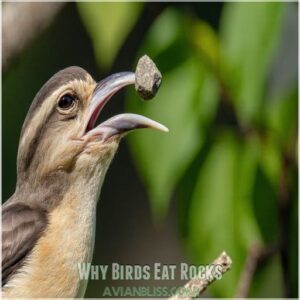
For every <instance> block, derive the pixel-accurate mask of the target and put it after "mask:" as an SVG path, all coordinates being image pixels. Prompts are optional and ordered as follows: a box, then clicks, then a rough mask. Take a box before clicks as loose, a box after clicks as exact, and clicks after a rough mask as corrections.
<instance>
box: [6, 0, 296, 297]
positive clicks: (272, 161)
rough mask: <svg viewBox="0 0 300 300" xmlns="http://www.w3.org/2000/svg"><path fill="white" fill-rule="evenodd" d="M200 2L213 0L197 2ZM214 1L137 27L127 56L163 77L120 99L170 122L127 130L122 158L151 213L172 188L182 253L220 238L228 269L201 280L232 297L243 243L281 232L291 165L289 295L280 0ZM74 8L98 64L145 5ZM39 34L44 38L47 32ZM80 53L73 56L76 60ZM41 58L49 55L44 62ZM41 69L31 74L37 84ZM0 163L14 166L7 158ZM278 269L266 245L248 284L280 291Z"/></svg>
mask: <svg viewBox="0 0 300 300" xmlns="http://www.w3.org/2000/svg"><path fill="white" fill-rule="evenodd" d="M153 5H154V4H153ZM209 5H213V4H207V6H206V8H208V7H209ZM218 7H221V9H220V13H221V16H219V15H217V16H215V18H217V19H218V22H212V20H211V14H212V12H211V11H209V9H207V11H205V10H203V7H202V6H201V4H193V5H192V4H190V5H188V4H187V5H177V4H171V3H170V4H166V5H165V7H164V9H162V12H161V14H159V15H158V16H157V17H155V19H154V20H153V23H152V24H151V26H150V28H149V29H147V30H146V31H145V33H144V36H143V38H142V41H141V42H140V44H139V47H138V51H137V53H135V58H136V61H137V60H138V58H139V57H140V56H141V55H143V54H145V53H146V54H148V55H149V56H150V57H151V58H152V59H153V60H154V61H155V62H156V64H157V66H158V67H159V69H160V70H161V72H162V74H163V82H162V86H161V89H160V91H159V93H158V95H157V96H156V97H155V99H154V100H153V101H150V102H142V101H139V99H138V97H137V95H136V92H135V91H134V89H133V88H132V89H128V93H127V95H126V111H130V112H133V113H139V114H142V115H145V116H147V117H150V118H153V119H154V120H156V121H158V122H161V123H162V124H164V125H166V126H167V127H168V128H169V129H170V133H168V134H162V133H160V132H153V131H150V130H145V131H138V132H135V133H132V134H130V135H129V136H128V141H129V145H130V150H131V153H132V158H133V159H134V161H135V164H136V167H137V170H138V172H139V174H140V176H141V178H142V180H143V183H144V185H145V187H146V190H147V192H148V196H149V199H150V203H151V208H152V212H153V218H154V220H155V221H157V222H158V221H160V220H161V219H162V218H163V217H164V216H165V215H166V214H167V212H168V207H169V204H170V201H171V200H172V199H174V198H175V199H176V201H177V203H178V224H179V231H180V234H181V238H182V242H183V245H184V248H185V251H186V253H187V254H188V256H189V257H190V258H191V259H192V262H193V263H199V264H200V263H202V264H203V263H209V262H211V261H212V259H213V258H215V257H216V256H217V255H218V254H220V253H221V251H223V250H225V251H227V252H228V253H229V254H230V256H231V257H232V259H233V268H232V270H231V271H230V272H229V273H228V274H226V275H225V276H224V278H223V279H222V280H221V281H220V282H216V283H215V284H214V285H212V286H211V287H210V289H209V292H210V293H211V295H212V296H222V297H232V296H233V295H234V293H235V290H236V288H237V285H238V282H239V279H240V276H241V272H242V270H243V267H244V264H245V259H246V256H247V254H248V250H249V247H250V246H251V245H252V244H253V243H259V244H260V245H263V246H265V247H272V246H276V245H277V244H278V243H279V241H280V226H281V224H280V219H279V218H278V211H279V209H280V207H279V206H278V205H279V204H278V202H279V201H278V198H279V194H280V183H281V179H282V166H283V161H284V157H285V156H288V157H289V159H290V161H291V165H292V166H290V169H289V170H288V174H283V176H286V177H287V178H288V179H287V185H288V186H287V189H288V192H289V200H290V201H292V203H291V212H292V215H291V220H290V230H289V232H290V235H291V236H292V238H291V245H289V246H288V247H289V249H291V250H290V257H289V259H290V266H291V277H292V283H293V295H294V296H295V297H296V296H297V283H298V272H297V270H298V269H297V266H298V249H297V247H298V228H297V220H298V213H297V212H298V202H297V193H298V189H297V167H298V166H297V162H296V160H297V145H296V144H297V143H296V142H297V134H298V133H297V122H298V116H297V108H298V89H297V78H295V81H294V82H291V83H290V86H289V87H286V88H285V89H282V90H280V91H279V92H278V93H276V97H274V96H272V93H271V92H270V88H269V77H270V73H271V72H272V68H271V67H272V64H273V63H274V56H275V54H276V52H277V51H278V46H279V44H280V42H281V36H282V29H283V25H284V16H285V12H286V4H284V3H230V2H228V3H225V4H223V5H222V6H221V4H218ZM77 8H78V12H79V15H80V17H81V19H82V22H83V24H84V26H85V28H86V30H87V32H88V34H89V37H90V39H91V42H92V45H93V48H94V49H93V50H94V54H95V58H96V61H97V63H98V67H99V69H100V70H101V71H103V70H107V71H109V70H110V68H111V66H112V65H113V63H114V60H115V58H116V57H117V55H118V52H119V51H120V49H121V48H122V46H123V44H124V43H126V41H127V38H128V35H129V34H130V32H131V31H132V30H133V28H134V27H135V26H137V22H138V21H139V18H141V17H143V11H144V10H146V9H149V5H148V6H147V4H145V3H85V2H79V3H77ZM204 11H205V13H206V14H207V16H209V17H207V19H205V18H204V17H203V16H205V13H204ZM199 16H201V17H199ZM57 26H58V27H57V30H56V31H57V32H56V34H59V31H60V26H59V25H57ZM62 28H63V27H62ZM61 34H66V33H61ZM72 39H73V40H75V39H76V37H73V38H70V39H69V40H68V39H66V40H67V41H69V42H68V43H69V44H70V41H71V40H72ZM45 45H46V46H45ZM78 45H81V47H82V48H78V49H76V51H77V52H78V53H79V52H80V51H81V50H80V49H84V47H83V46H82V45H84V42H80V43H78ZM42 46H43V47H46V48H47V47H48V48H51V45H50V46H49V45H48V44H47V38H45V41H43V43H42ZM42 46H41V47H42ZM52 46H53V45H52ZM65 48H66V47H65ZM62 49H64V47H62ZM37 52H38V51H37ZM61 52H63V50H62V51H61ZM74 52H75V50H73V51H71V54H70V55H67V57H68V58H70V56H71V55H74ZM34 56H35V52H33V54H31V55H29V57H25V59H24V61H25V63H24V64H23V67H20V69H19V70H17V72H16V73H17V76H16V75H15V77H14V78H11V77H10V74H7V75H6V79H5V80H4V86H5V87H6V91H7V90H12V91H13V86H14V85H15V83H16V81H18V80H21V78H23V77H24V78H26V69H27V68H29V65H30V63H31V62H32V61H34V59H33V57H34ZM85 56H86V55H81V56H80V57H81V59H82V60H84V57H85ZM52 59H54V58H52ZM55 59H57V58H55ZM60 59H63V58H60ZM136 61H135V63H136ZM135 63H133V65H132V69H134V68H135ZM296 63H297V62H295V64H296ZM78 64H79V63H78ZM51 65H52V62H51V60H49V68H51ZM120 71H123V70H120ZM43 80H44V78H40V79H39V81H38V82H37V84H36V87H38V86H40V84H41V82H40V81H43ZM25 83H26V81H25ZM23 86H24V87H23V88H24V93H25V94H26V96H27V98H28V99H32V94H33V90H37V89H35V88H34V87H32V91H31V90H28V89H27V86H26V84H24V85H23ZM10 94H11V95H12V96H14V93H13V92H11V91H10ZM4 96H5V95H4ZM7 98H8V97H4V99H7ZM4 105H8V104H7V103H4ZM15 114H17V112H15ZM22 114H23V115H24V114H25V112H24V111H23V112H22ZM15 117H16V118H17V119H18V120H22V119H23V117H22V116H16V115H9V116H5V118H4V121H5V122H7V123H8V124H11V123H12V120H13V119H14V118H15ZM19 122H20V121H19ZM15 130H16V129H15ZM4 134H6V135H8V133H7V132H6V133H5V132H4ZM7 151H10V149H8V150H7ZM8 169H9V172H13V171H12V170H13V168H11V165H10V168H8ZM282 277H283V270H282V265H281V261H280V257H279V255H278V254H276V255H274V256H273V257H271V259H269V260H267V261H266V263H265V264H264V265H262V266H261V267H260V268H259V269H258V271H257V273H256V274H255V276H254V280H253V284H252V286H251V290H250V296H252V297H264V296H268V297H281V296H282V295H283V289H284V287H283V283H282V282H283V279H282Z"/></svg>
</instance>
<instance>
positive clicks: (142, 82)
mask: <svg viewBox="0 0 300 300" xmlns="http://www.w3.org/2000/svg"><path fill="white" fill-rule="evenodd" d="M161 79H162V76H161V73H160V71H159V70H158V69H157V67H156V65H155V63H154V62H153V61H152V60H151V58H150V57H149V56H147V55H144V56H142V57H141V58H140V59H139V61H138V64H137V66H136V71H135V89H136V91H137V92H138V94H139V95H140V97H141V98H143V99H144V100H150V99H152V98H153V97H154V96H155V95H156V93H157V91H158V89H159V87H160V84H161Z"/></svg>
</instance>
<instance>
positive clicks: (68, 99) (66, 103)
mask: <svg viewBox="0 0 300 300" xmlns="http://www.w3.org/2000/svg"><path fill="white" fill-rule="evenodd" d="M75 104H76V98H75V97H74V96H73V95H71V94H65V95H63V96H62V97H61V98H60V99H59V100H58V103H57V106H58V108H59V110H63V111H69V110H71V109H72V108H74V106H75Z"/></svg>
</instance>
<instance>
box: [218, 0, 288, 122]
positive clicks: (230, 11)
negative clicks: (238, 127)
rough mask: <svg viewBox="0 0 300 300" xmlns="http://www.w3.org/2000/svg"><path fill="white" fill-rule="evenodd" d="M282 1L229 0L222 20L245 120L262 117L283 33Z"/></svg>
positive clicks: (234, 92)
mask: <svg viewBox="0 0 300 300" xmlns="http://www.w3.org/2000/svg"><path fill="white" fill-rule="evenodd" d="M283 7H284V6H283V4H282V3H227V4H226V6H225V8H224V13H223V18H222V22H221V29H222V32H221V40H222V52H223V59H224V65H225V73H224V74H223V77H224V80H226V82H227V85H228V88H229V90H230V94H231V96H232V98H233V100H234V102H235V105H236V107H237V111H238V116H239V118H240V120H241V121H242V122H244V123H246V124H247V123H249V122H250V121H253V120H255V118H257V117H258V114H259V111H260V109H261V105H262V101H263V100H264V99H263V96H264V88H265V85H266V80H267V75H268V70H269V67H270V63H271V62H272V56H273V54H274V51H275V50H276V45H277V43H278V40H279V37H280V32H281V31H280V28H281V24H282V15H283Z"/></svg>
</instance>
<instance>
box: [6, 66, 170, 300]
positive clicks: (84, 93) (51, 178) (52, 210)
mask: <svg viewBox="0 0 300 300" xmlns="http://www.w3.org/2000/svg"><path fill="white" fill-rule="evenodd" d="M133 83H134V74H133V73H128V72H127V73H119V74H115V75H112V76H110V77H108V78H107V79H106V80H103V81H101V82H99V83H98V84H97V83H96V82H95V81H94V80H93V79H92V77H91V76H90V75H89V74H88V73H87V72H86V71H85V70H83V69H82V68H79V67H69V68H66V69H64V70H62V71H60V72H58V73H56V74H55V75H54V76H53V77H52V78H50V79H49V81H48V82H47V83H46V84H45V85H44V86H43V87H42V88H41V90H40V91H39V92H38V93H37V95H36V97H35V98H34V100H33V103H32V105H31V107H30V109H29V111H28V114H27V116H26V119H25V121H24V125H23V127H22V131H21V136H20V143H19V149H18V158H17V183H16V190H15V193H14V194H13V196H12V197H11V198H10V199H9V200H8V201H7V202H6V203H5V204H4V205H3V206H2V276H3V277H2V278H3V281H2V285H3V289H2V291H3V294H2V295H3V297H23V298H26V297H28V298H33V297H49V298H50V297H60V298H65V297H77V296H80V297H82V296H83V295H84V291H85V287H86V282H84V281H81V280H80V278H79V273H78V264H80V263H83V262H90V261H91V259H92V252H93V248H94V233H95V222H96V213H95V212H96V205H97V201H98V198H99V195H100V191H101V186H102V183H103V181H104V177H105V174H106V171H107V169H108V167H109V165H110V163H111V160H112V159H113V156H114V154H115V153H116V150H117V147H118V145H119V142H120V140H121V138H122V137H123V136H124V134H125V133H126V132H128V131H130V130H133V129H137V128H145V127H153V128H157V129H162V130H166V129H165V127H164V126H163V125H160V124H158V123H156V122H154V121H152V120H150V119H147V118H145V117H141V116H137V115H133V114H121V115H118V116H116V117H113V118H111V119H108V120H107V121H105V122H103V123H101V124H100V125H98V126H96V127H95V123H96V119H97V117H98V115H99V113H100V112H101V109H102V108H103V107H104V105H105V104H106V103H107V102H108V101H109V99H110V98H111V97H112V96H113V94H114V93H116V92H117V91H118V90H119V89H121V88H122V87H124V86H126V85H128V84H133Z"/></svg>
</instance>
